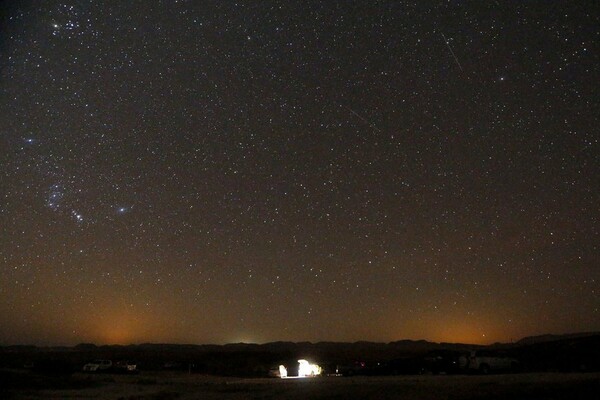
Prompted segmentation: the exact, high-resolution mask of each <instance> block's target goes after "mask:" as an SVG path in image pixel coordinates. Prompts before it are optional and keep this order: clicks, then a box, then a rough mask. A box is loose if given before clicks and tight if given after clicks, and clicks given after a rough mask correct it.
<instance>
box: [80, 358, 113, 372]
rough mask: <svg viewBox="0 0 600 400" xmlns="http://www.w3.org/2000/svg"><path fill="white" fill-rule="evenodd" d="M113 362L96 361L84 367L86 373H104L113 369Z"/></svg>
mask: <svg viewBox="0 0 600 400" xmlns="http://www.w3.org/2000/svg"><path fill="white" fill-rule="evenodd" d="M112 365H113V363H112V361H110V360H94V361H92V362H90V363H87V364H85V365H84V366H83V371H84V372H103V371H108V370H109V369H111V368H112Z"/></svg>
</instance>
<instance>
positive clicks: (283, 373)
mask: <svg viewBox="0 0 600 400" xmlns="http://www.w3.org/2000/svg"><path fill="white" fill-rule="evenodd" d="M279 377H280V378H287V368H285V367H284V366H283V365H280V366H279Z"/></svg>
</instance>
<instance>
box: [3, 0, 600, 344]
mask: <svg viewBox="0 0 600 400" xmlns="http://www.w3.org/2000/svg"><path fill="white" fill-rule="evenodd" d="M0 7H1V12H2V15H1V25H0V157H1V158H0V166H1V170H0V344H17V343H21V344H29V343H31V344H76V343H79V342H96V343H140V342H173V343H226V342H240V341H244V342H266V341H276V340H293V341H304V340H310V341H321V340H331V341H355V340H372V341H392V340H399V339H405V338H410V339H428V340H433V341H448V342H471V343H492V342H495V341H510V340H516V339H519V338H520V337H523V336H526V335H533V334H541V333H566V332H575V331H594V330H596V331H597V330H600V313H599V311H598V310H599V307H600V301H599V299H600V297H599V290H600V288H599V282H600V281H599V280H600V251H599V245H600V235H599V228H600V224H599V218H600V207H599V205H600V161H599V160H600V157H599V155H600V152H599V147H600V146H599V136H600V132H599V130H600V93H599V90H598V88H599V85H598V84H599V82H600V73H599V71H600V67H599V65H600V52H599V50H600V49H599V43H600V6H599V4H598V3H597V2H591V1H568V2H542V1H538V2H522V1H516V0H515V1H502V0H498V1H416V2H411V1H228V0H223V1H174V0H173V1H156V0H131V1H104V2H97V1H83V0H80V1H55V0H48V1H6V2H3V3H2V4H1V6H0Z"/></svg>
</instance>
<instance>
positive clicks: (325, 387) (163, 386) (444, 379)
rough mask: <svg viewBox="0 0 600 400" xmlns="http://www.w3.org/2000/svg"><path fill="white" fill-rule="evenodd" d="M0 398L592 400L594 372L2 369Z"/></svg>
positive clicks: (597, 376) (599, 383)
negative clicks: (291, 375) (242, 375)
mask: <svg viewBox="0 0 600 400" xmlns="http://www.w3.org/2000/svg"><path fill="white" fill-rule="evenodd" d="M0 384H1V385H2V386H3V387H1V388H0V397H1V398H5V399H36V400H38V399H99V400H102V399H115V400H116V399H121V400H159V399H407V400H412V399H415V400H417V399H488V400H493V399H536V400H541V399H557V400H558V399H569V400H576V399H590V400H591V399H598V398H599V397H598V396H600V373H528V374H506V375H489V376H476V375H449V376H445V375H440V376H435V375H420V376H392V377H317V378H306V379H287V380H282V379H277V378H259V379H238V378H225V377H214V376H205V375H196V374H191V375H190V374H186V373H172V372H157V373H151V372H148V373H140V374H138V375H131V376H124V375H109V374H107V375H102V374H99V375H85V374H80V373H77V374H74V375H72V376H69V377H64V376H63V377H57V376H42V375H34V374H31V373H30V372H25V371H16V370H12V371H8V370H5V371H2V381H0Z"/></svg>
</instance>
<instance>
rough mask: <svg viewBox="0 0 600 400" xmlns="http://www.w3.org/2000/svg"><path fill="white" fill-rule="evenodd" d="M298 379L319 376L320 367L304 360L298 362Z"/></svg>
mask: <svg viewBox="0 0 600 400" xmlns="http://www.w3.org/2000/svg"><path fill="white" fill-rule="evenodd" d="M298 364H299V366H298V378H305V377H307V376H317V375H321V371H322V370H321V367H319V366H318V365H317V364H311V363H309V362H308V361H306V360H298Z"/></svg>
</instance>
